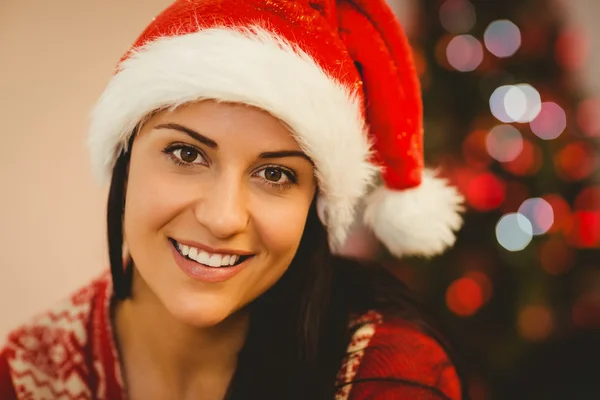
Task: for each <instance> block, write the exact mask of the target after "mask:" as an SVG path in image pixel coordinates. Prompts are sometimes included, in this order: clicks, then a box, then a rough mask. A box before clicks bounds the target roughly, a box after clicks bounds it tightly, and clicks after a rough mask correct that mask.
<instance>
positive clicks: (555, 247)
mask: <svg viewBox="0 0 600 400" xmlns="http://www.w3.org/2000/svg"><path fill="white" fill-rule="evenodd" d="M539 256H540V264H541V266H542V268H543V269H544V271H546V272H547V273H549V274H550V275H560V274H563V273H565V272H566V271H568V270H569V269H571V267H573V264H574V263H575V253H574V252H573V249H572V248H571V247H570V246H569V245H568V244H567V243H566V242H565V240H564V239H563V238H562V237H560V236H551V237H550V238H548V240H546V241H545V242H544V243H542V245H541V246H540V254H539Z"/></svg>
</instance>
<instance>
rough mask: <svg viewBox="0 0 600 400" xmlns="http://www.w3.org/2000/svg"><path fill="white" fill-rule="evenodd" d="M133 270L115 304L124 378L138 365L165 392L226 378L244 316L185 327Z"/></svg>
mask: <svg viewBox="0 0 600 400" xmlns="http://www.w3.org/2000/svg"><path fill="white" fill-rule="evenodd" d="M134 274H135V276H134V279H133V282H134V285H133V290H132V296H131V298H130V299H127V300H124V301H121V302H120V303H119V304H118V305H117V307H116V309H115V325H116V326H115V328H116V329H115V330H116V335H117V339H118V342H119V346H120V349H121V353H122V359H123V360H122V362H123V363H124V370H125V375H126V380H127V381H129V380H130V376H129V375H131V374H130V373H129V372H130V371H132V370H137V371H140V372H141V371H142V370H144V371H145V372H144V374H146V375H148V377H151V376H155V377H156V379H158V380H160V381H161V386H165V387H168V388H169V389H168V390H169V392H170V393H171V394H173V393H174V392H175V393H177V392H179V393H181V394H183V393H189V392H190V390H192V391H193V389H190V388H192V387H194V386H195V387H198V386H200V387H206V384H205V383H206V382H207V381H208V382H211V383H210V385H212V384H213V382H215V381H223V382H225V383H228V382H229V380H230V379H231V377H232V376H233V373H234V371H235V368H236V365H237V358H238V354H239V352H240V351H241V349H242V347H243V345H244V343H245V340H246V336H247V332H248V326H249V315H248V314H247V313H244V312H239V313H236V314H234V315H232V316H230V317H229V318H227V319H226V320H224V321H222V322H221V323H219V324H217V325H215V326H211V327H207V328H198V327H194V326H190V325H188V324H185V323H183V322H181V321H179V320H177V319H175V318H174V317H173V316H172V315H171V314H170V313H169V311H168V310H167V309H165V307H164V306H163V304H162V302H161V301H160V300H159V299H158V298H157V297H156V295H155V294H154V293H153V292H152V291H151V290H150V288H148V287H147V286H146V284H145V282H144V281H143V279H142V277H141V276H139V274H137V273H134ZM223 382H222V383H223ZM157 384H158V382H157ZM225 386H227V385H225ZM180 398H183V396H182V397H180Z"/></svg>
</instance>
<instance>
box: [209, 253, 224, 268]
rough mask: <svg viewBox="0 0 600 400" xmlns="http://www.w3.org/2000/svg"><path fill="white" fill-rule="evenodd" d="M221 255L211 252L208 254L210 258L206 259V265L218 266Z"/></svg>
mask: <svg viewBox="0 0 600 400" xmlns="http://www.w3.org/2000/svg"><path fill="white" fill-rule="evenodd" d="M221 258H222V257H221V256H220V255H219V254H213V255H212V256H210V260H209V261H208V265H210V266H211V267H220V266H221Z"/></svg>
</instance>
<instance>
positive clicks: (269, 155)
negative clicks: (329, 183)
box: [259, 150, 315, 166]
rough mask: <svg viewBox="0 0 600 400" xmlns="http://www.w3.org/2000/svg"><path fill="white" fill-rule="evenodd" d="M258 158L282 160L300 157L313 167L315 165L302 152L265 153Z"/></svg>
mask: <svg viewBox="0 0 600 400" xmlns="http://www.w3.org/2000/svg"><path fill="white" fill-rule="evenodd" d="M259 157H260V158H283V157H301V158H304V159H305V160H306V161H308V162H309V163H311V164H312V165H313V166H314V165H315V163H314V162H313V160H311V159H310V157H309V156H307V155H306V154H305V153H304V152H302V151H299V150H281V151H267V152H265V153H260V155H259Z"/></svg>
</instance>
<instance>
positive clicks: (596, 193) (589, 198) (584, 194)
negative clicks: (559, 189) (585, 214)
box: [574, 186, 600, 211]
mask: <svg viewBox="0 0 600 400" xmlns="http://www.w3.org/2000/svg"><path fill="white" fill-rule="evenodd" d="M574 208H575V209H576V210H580V211H585V210H588V211H589V210H600V186H589V187H586V188H584V189H583V190H582V191H581V192H579V194H578V195H577V197H576V198H575V202H574Z"/></svg>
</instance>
